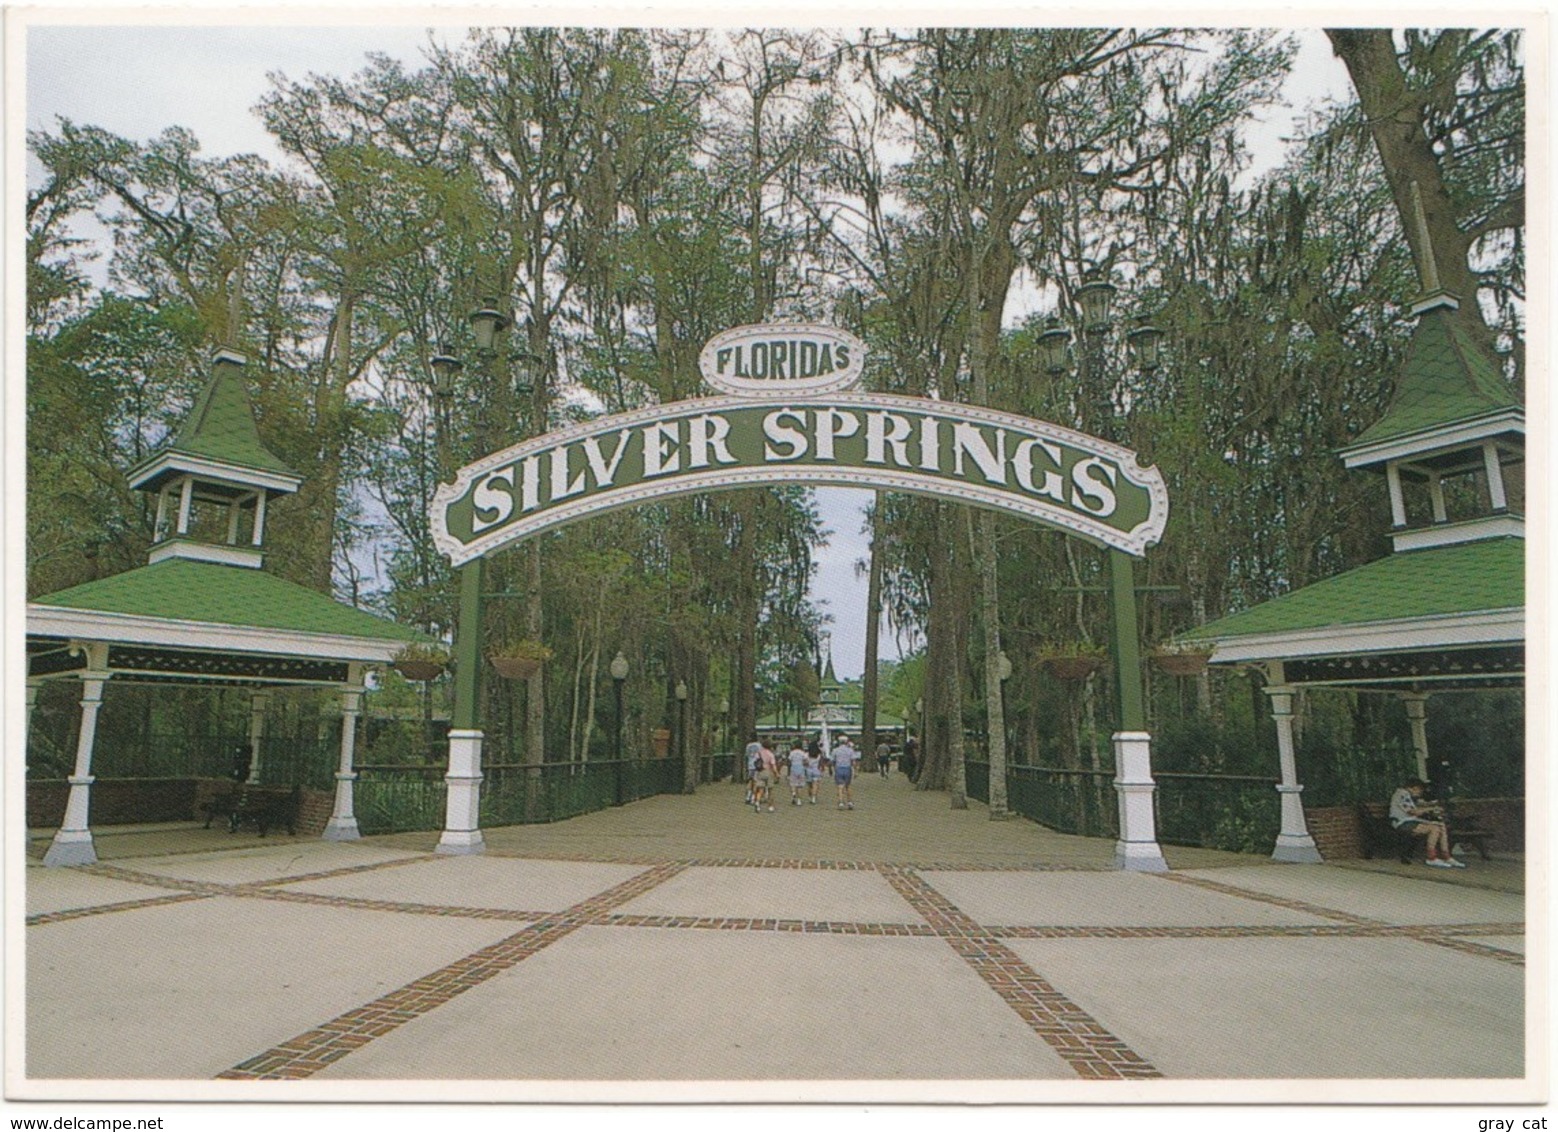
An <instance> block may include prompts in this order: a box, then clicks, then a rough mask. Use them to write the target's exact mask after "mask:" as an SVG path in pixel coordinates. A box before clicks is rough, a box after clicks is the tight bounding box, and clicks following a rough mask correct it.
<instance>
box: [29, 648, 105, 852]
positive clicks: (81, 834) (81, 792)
mask: <svg viewBox="0 0 1558 1132" xmlns="http://www.w3.org/2000/svg"><path fill="white" fill-rule="evenodd" d="M91 647H92V648H94V649H100V650H101V653H100V654H99V656H93V657H92V659H93V660H97V659H100V657H101V656H102V654H106V652H107V648H106V646H91ZM90 655H91V654H90V653H89V656H90ZM106 683H108V673H107V672H106V671H103V670H102V669H101V667H89V668H88V670H87V672H86V674H85V675H84V676H83V677H82V678H81V732H80V734H79V735H78V736H77V738H76V768H75V773H74V774H72V775H71V776H70V798H69V800H68V801H67V802H66V803H65V820H64V821H62V822H61V823H60V827H59V830H58V831H57V832H56V833H55V834H54V843H53V844H52V845H50V846H49V851H48V852H47V853H46V854H44V857H43V863H44V864H45V865H48V866H50V867H51V868H52V867H56V866H60V865H92V864H96V863H97V850H96V848H95V847H94V846H93V844H92V829H91V826H90V825H89V824H88V811H89V809H90V807H91V802H92V747H93V744H94V742H95V741H96V739H97V713H98V711H99V710H100V709H101V708H102V706H103V685H104V684H106Z"/></svg>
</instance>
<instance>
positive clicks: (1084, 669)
mask: <svg viewBox="0 0 1558 1132" xmlns="http://www.w3.org/2000/svg"><path fill="white" fill-rule="evenodd" d="M1039 663H1040V664H1042V665H1043V666H1044V667H1045V668H1046V669H1047V670H1048V671H1049V674H1050V675H1051V676H1054V677H1055V678H1056V679H1058V680H1086V679H1087V678H1088V677H1089V676H1091V675H1092V674H1093V673H1095V672H1097V671H1098V670H1099V669H1100V668H1102V667H1103V666H1104V658H1103V657H1101V656H1093V655H1077V656H1045V657H1040V658H1039Z"/></svg>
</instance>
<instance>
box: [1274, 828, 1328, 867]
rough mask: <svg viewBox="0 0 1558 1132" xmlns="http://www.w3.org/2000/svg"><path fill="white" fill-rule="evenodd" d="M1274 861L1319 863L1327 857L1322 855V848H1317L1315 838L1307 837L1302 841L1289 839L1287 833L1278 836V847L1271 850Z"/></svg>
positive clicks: (1295, 863) (1302, 863)
mask: <svg viewBox="0 0 1558 1132" xmlns="http://www.w3.org/2000/svg"><path fill="white" fill-rule="evenodd" d="M1271 859H1272V860H1273V861H1285V862H1287V863H1288V864H1292V865H1319V864H1323V863H1324V861H1325V858H1324V857H1322V856H1320V850H1319V849H1316V848H1315V843H1314V839H1313V838H1311V837H1306V838H1304V839H1303V840H1302V841H1295V840H1289V839H1288V838H1287V836H1286V835H1285V834H1279V835H1278V836H1277V847H1276V848H1275V849H1273V850H1272V851H1271Z"/></svg>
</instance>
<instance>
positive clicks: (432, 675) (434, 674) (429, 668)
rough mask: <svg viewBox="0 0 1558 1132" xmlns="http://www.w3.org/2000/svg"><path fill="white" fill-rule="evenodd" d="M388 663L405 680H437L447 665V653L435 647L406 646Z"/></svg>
mask: <svg viewBox="0 0 1558 1132" xmlns="http://www.w3.org/2000/svg"><path fill="white" fill-rule="evenodd" d="M390 663H391V664H392V665H394V667H395V671H396V672H399V673H400V674H401V675H402V676H404V677H405V678H406V679H407V680H417V681H427V680H437V679H438V678H439V677H440V676H442V675H443V674H444V669H445V668H446V667H447V666H448V664H449V653H448V652H447V651H446V650H444V649H442V648H440V647H438V646H437V645H407V646H406V647H405V648H403V649H401V650H400V652H398V653H396V654H395V659H394V660H392V661H391V662H390Z"/></svg>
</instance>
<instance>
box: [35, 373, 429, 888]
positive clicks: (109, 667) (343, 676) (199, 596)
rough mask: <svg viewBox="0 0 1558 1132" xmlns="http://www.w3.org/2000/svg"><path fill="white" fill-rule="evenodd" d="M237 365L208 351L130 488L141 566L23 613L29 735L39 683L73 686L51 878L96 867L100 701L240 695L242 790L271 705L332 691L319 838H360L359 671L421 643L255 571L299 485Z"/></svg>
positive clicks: (255, 769) (256, 763) (255, 764)
mask: <svg viewBox="0 0 1558 1132" xmlns="http://www.w3.org/2000/svg"><path fill="white" fill-rule="evenodd" d="M244 365H245V359H244V357H243V356H242V355H241V354H238V353H236V352H235V351H232V350H225V349H224V350H221V351H219V352H218V353H217V354H216V356H215V359H214V362H213V366H212V375H211V378H210V381H209V382H208V383H207V385H206V386H205V388H204V389H203V390H202V392H201V394H200V397H199V399H198V400H197V401H196V403H195V405H194V407H193V409H192V410H191V412H190V415H189V417H188V419H187V420H186V421H185V422H184V425H183V427H182V428H181V429H180V430H179V432H178V433H177V435H176V436H175V437H174V438H173V440H172V442H171V443H169V444H168V445H167V446H166V447H164V448H162V449H160V450H159V451H157V452H155V453H153V454H152V455H151V456H150V457H148V458H147V459H146V460H144V461H142V463H140V464H139V465H137V466H136V467H135V468H132V469H131V470H130V473H129V482H130V486H131V487H133V488H137V489H139V490H142V491H147V492H155V493H156V495H157V518H156V527H155V533H154V537H153V544H152V548H151V552H150V555H149V559H150V561H149V562H148V564H147V565H145V566H142V567H140V568H139V569H135V570H130V571H127V572H126V573H123V574H118V575H115V576H113V577H109V578H101V579H99V580H97V581H93V582H87V583H85V584H84V585H79V586H73V587H71V588H70V589H66V590H61V591H59V592H57V593H52V594H48V595H45V596H43V597H40V598H37V599H36V600H34V601H32V602H29V603H28V606H27V707H28V717H29V723H30V721H31V714H32V708H33V705H34V703H35V701H36V698H37V693H38V688H39V687H40V686H41V684H43V683H44V682H45V681H50V680H79V681H80V683H81V724H80V729H79V732H78V735H77V742H76V756H75V766H74V772H73V773H72V774H71V775H70V776H69V780H68V781H69V783H70V793H69V798H68V801H67V803H66V808H65V816H64V820H63V821H62V823H61V826H60V829H59V830H58V832H57V833H56V834H55V835H54V839H53V843H52V844H51V846H50V848H49V851H48V853H47V855H46V856H45V858H44V863H45V864H47V865H79V864H90V863H92V862H93V861H95V860H96V859H97V855H96V851H95V849H94V847H93V842H92V831H91V827H90V823H89V812H90V803H91V787H92V782H93V776H92V755H93V746H94V742H95V736H96V721H97V715H98V711H99V710H100V708H101V706H102V702H103V695H104V690H105V688H106V687H108V686H111V685H121V684H130V683H159V682H167V681H178V682H182V683H197V684H205V685H217V686H227V687H243V688H248V689H249V690H250V692H251V707H250V728H249V738H250V753H251V759H250V777H249V781H250V782H251V783H258V782H259V781H260V779H259V775H260V769H261V768H260V751H261V740H262V738H263V735H264V725H265V712H266V709H267V706H268V703H269V698H270V693H271V690H272V689H275V688H277V687H284V686H312V687H320V688H327V689H333V690H335V691H338V692H339V694H340V697H341V713H342V726H341V742H340V765H339V769H338V770H337V772H336V775H335V779H336V790H335V805H334V810H333V813H332V815H331V818H330V821H329V823H328V825H327V826H326V827H325V832H324V836H325V837H326V838H328V839H331V840H344V839H350V838H355V837H357V836H358V829H357V819H356V817H355V814H354V810H353V801H352V785H353V783H354V781H355V779H356V775H355V773H354V772H353V769H352V757H353V752H354V748H355V743H356V725H357V718H358V715H359V713H360V711H361V702H362V694H363V691H364V686H365V684H364V682H365V679H366V675H367V671H368V670H369V668H370V667H371V666H382V665H385V664H388V663H389V662H390V661H391V660H392V659H393V658H394V656H395V654H396V653H398V652H399V651H400V650H401V649H402V648H404V647H405V646H406V645H407V644H409V643H411V642H414V641H423V640H426V637H425V636H424V634H422V633H420V632H419V631H417V630H415V629H412V628H409V627H407V626H403V625H399V624H396V623H395V622H393V621H389V620H387V619H385V618H382V617H377V616H374V615H372V614H369V613H365V612H363V611H361V610H358V609H354V608H352V607H351V606H348V605H344V604H342V603H341V602H338V601H335V600H333V599H332V598H330V597H329V596H328V595H325V594H321V593H318V592H316V591H314V590H311V589H308V588H306V587H304V586H300V585H297V584H296V583H293V582H289V581H286V580H284V579H282V578H278V577H276V576H275V575H273V574H269V573H267V572H266V571H265V570H264V568H263V567H264V551H263V546H264V538H265V516H266V508H267V506H268V504H269V502H270V501H271V500H273V499H275V498H277V497H279V496H285V495H288V494H291V493H293V492H295V491H296V490H297V489H298V487H299V486H300V485H301V484H302V482H303V481H302V477H300V476H299V475H298V474H297V473H296V472H294V471H292V470H291V469H290V468H288V467H287V466H286V465H285V464H283V463H282V462H281V461H280V460H278V459H277V458H276V457H275V455H273V454H272V453H271V452H270V451H269V450H268V449H266V447H265V446H264V444H263V443H262V442H261V441H260V436H259V431H258V429H257V427H256V425H255V421H254V413H253V410H252V408H251V406H250V403H249V397H248V393H247V391H246V390H245V388H244V383H243V367H244Z"/></svg>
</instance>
